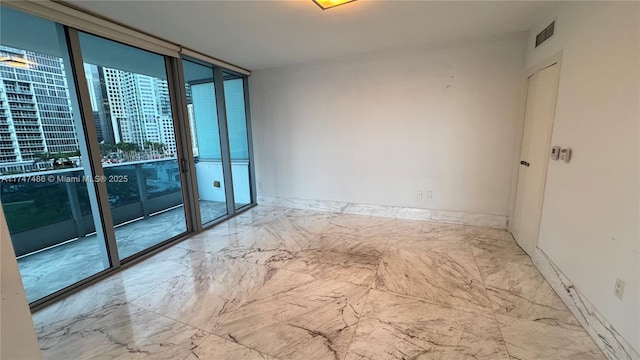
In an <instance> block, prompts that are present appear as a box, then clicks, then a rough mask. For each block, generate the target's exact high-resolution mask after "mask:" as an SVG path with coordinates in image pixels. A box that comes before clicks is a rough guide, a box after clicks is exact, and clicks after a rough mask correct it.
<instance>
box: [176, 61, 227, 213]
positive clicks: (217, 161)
mask: <svg viewBox="0 0 640 360" xmlns="http://www.w3.org/2000/svg"><path fill="white" fill-rule="evenodd" d="M182 66H183V72H184V80H185V91H186V101H187V114H188V118H189V130H190V133H191V147H192V153H193V164H194V169H195V174H196V179H197V190H198V191H197V193H198V206H199V208H200V220H201V223H202V224H206V223H209V222H211V221H213V220H215V219H217V218H219V217H221V216H224V215H226V214H227V199H226V194H225V181H224V168H223V166H222V151H221V147H220V138H221V137H220V128H219V125H218V108H217V106H216V88H215V83H214V80H213V68H211V67H210V66H205V65H202V64H199V63H196V62H193V61H188V60H183V61H182ZM223 136H224V135H223Z"/></svg>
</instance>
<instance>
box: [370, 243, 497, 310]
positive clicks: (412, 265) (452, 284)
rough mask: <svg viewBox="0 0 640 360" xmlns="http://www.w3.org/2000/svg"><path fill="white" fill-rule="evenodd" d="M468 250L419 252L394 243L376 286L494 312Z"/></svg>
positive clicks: (426, 299) (448, 304)
mask: <svg viewBox="0 0 640 360" xmlns="http://www.w3.org/2000/svg"><path fill="white" fill-rule="evenodd" d="M467 251H468V253H467V254H460V253H449V254H448V253H445V252H435V251H424V252H417V251H415V250H413V249H410V250H405V249H400V248H396V247H393V246H392V247H390V248H389V249H388V250H387V252H386V253H385V254H384V255H383V257H382V263H381V265H380V267H379V268H378V272H377V274H376V279H375V281H374V284H373V287H374V288H375V289H377V290H382V291H390V292H393V293H398V294H403V295H410V296H415V297H418V298H421V299H424V300H425V301H428V302H430V303H433V304H438V305H442V306H448V307H452V308H457V309H460V310H463V311H470V312H475V313H484V314H491V313H492V311H491V303H490V302H489V299H488V298H487V295H486V293H485V289H484V286H483V283H482V279H481V277H480V273H479V272H478V269H477V267H476V264H475V260H474V258H473V256H472V255H471V251H470V250H468V249H467Z"/></svg>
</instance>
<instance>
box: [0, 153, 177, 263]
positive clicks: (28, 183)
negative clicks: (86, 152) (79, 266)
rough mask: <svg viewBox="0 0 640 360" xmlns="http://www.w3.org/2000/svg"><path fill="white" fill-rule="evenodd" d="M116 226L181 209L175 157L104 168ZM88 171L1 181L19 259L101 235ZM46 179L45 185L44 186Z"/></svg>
mask: <svg viewBox="0 0 640 360" xmlns="http://www.w3.org/2000/svg"><path fill="white" fill-rule="evenodd" d="M103 166H104V172H105V176H106V180H107V193H108V194H109V205H110V207H111V214H112V218H113V222H114V225H119V224H122V223H125V222H128V221H131V220H135V219H139V218H146V217H149V216H150V215H152V214H154V213H157V212H161V211H164V210H167V209H170V208H173V207H175V206H177V205H180V204H182V193H181V188H180V172H179V169H178V163H177V160H176V159H175V158H164V159H157V160H141V161H134V162H128V163H122V164H103ZM84 175H85V173H84V170H83V168H69V169H63V170H47V171H39V172H32V173H25V174H17V175H4V176H0V196H1V199H2V205H3V208H4V212H5V216H6V218H7V224H8V226H9V231H10V233H11V239H12V241H13V244H14V248H15V251H16V255H17V256H21V255H25V254H29V253H31V252H34V251H38V250H41V249H44V248H47V247H50V246H54V245H56V244H60V243H63V242H65V241H69V240H72V239H76V238H82V237H84V236H87V235H88V234H91V233H93V232H95V231H96V229H95V226H94V222H93V217H92V207H91V204H90V202H89V196H88V187H87V186H92V184H90V183H87V182H86V179H84V178H83V176H84ZM40 180H44V181H40Z"/></svg>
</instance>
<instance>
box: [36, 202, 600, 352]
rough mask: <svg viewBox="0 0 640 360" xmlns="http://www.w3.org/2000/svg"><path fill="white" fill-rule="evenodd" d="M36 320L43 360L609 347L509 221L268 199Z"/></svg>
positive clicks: (53, 307) (38, 315)
mask: <svg viewBox="0 0 640 360" xmlns="http://www.w3.org/2000/svg"><path fill="white" fill-rule="evenodd" d="M337 205H339V204H337ZM34 320H35V323H36V326H37V330H38V334H39V337H40V342H41V345H42V347H43V350H44V354H45V357H46V358H48V359H49V358H50V359H74V360H75V359H96V358H97V359H137V358H142V359H179V360H181V359H185V360H196V359H215V360H223V359H232V360H238V359H267V360H273V359H278V360H284V359H305V360H307V359H311V360H312V359H340V360H344V359H349V360H354V359H429V360H434V359H436V360H444V359H454V360H455V359H461V360H462V359H486V360H493V359H508V358H509V356H510V357H511V359H520V360H534V359H535V360H538V359H540V360H545V359H554V360H555V359H570V360H577V359H580V360H582V359H586V360H590V359H603V358H604V357H603V355H602V353H601V352H600V351H599V349H598V348H597V347H596V345H595V344H594V342H593V341H592V340H591V338H590V337H589V336H588V335H587V333H586V332H585V331H584V330H583V329H582V328H581V327H580V325H579V323H578V322H577V320H576V319H575V318H574V317H573V315H572V314H571V313H570V312H569V311H568V310H567V308H566V307H565V306H564V303H562V302H561V300H560V298H559V297H558V296H557V295H556V294H555V292H554V291H553V290H552V288H551V286H550V285H549V284H548V283H547V282H546V281H545V279H544V278H543V277H542V276H541V275H540V273H539V272H538V270H537V268H536V267H535V266H534V265H533V263H532V262H531V260H530V259H529V257H528V256H527V255H526V254H525V253H524V252H523V251H522V250H521V249H520V248H519V247H518V246H517V245H516V244H515V242H514V241H513V238H512V237H511V235H510V234H509V233H507V232H505V231H501V230H496V229H486V228H479V227H473V226H464V225H455V224H453V225H451V224H436V223H430V222H423V221H407V220H398V219H390V218H379V217H373V216H361V215H348V214H332V213H328V212H314V211H310V210H297V209H287V208H278V207H262V206H260V207H257V208H254V209H251V210H249V211H248V212H246V213H244V214H242V215H240V216H238V217H236V218H234V219H232V220H231V221H229V222H225V223H222V224H219V225H217V226H215V227H214V228H212V229H210V230H207V231H204V232H202V233H200V234H197V235H195V236H193V237H192V238H191V239H188V240H186V241H183V242H181V243H179V244H177V245H176V246H173V247H171V248H169V249H165V250H164V251H162V252H161V253H158V254H156V255H155V256H153V257H150V258H149V259H146V260H144V261H142V262H140V263H138V264H135V265H133V266H132V267H130V268H128V269H125V270H124V271H121V272H118V273H116V274H114V275H112V276H110V277H108V278H106V279H104V280H102V281H100V282H98V283H96V284H94V285H92V286H90V287H88V288H87V289H84V290H83V291H80V292H78V293H76V294H74V295H71V296H69V297H66V298H64V299H62V300H61V301H59V302H57V303H55V304H52V305H51V306H48V307H47V308H45V309H43V310H41V311H38V312H36V313H35V314H34Z"/></svg>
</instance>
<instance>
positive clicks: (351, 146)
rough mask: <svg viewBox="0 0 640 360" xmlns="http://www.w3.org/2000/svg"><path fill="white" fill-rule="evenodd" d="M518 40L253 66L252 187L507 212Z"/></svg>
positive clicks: (517, 113)
mask: <svg viewBox="0 0 640 360" xmlns="http://www.w3.org/2000/svg"><path fill="white" fill-rule="evenodd" d="M525 40H526V39H525V36H524V35H523V34H512V35H508V36H504V37H500V38H494V39H487V40H484V41H475V42H473V43H465V44H458V45H452V46H449V47H442V48H437V49H433V48H413V49H405V50H401V51H394V52H383V53H376V54H368V55H364V56H358V57H349V58H342V59H337V60H332V61H324V62H315V63H307V64H301V65H293V66H286V67H281V68H274V69H267V70H259V71H255V72H254V73H253V75H252V76H251V77H250V85H251V88H250V90H251V106H252V122H253V127H254V142H255V145H256V150H255V154H256V166H257V171H256V172H257V182H258V194H259V195H260V196H275V197H285V198H301V199H314V200H332V201H344V202H354V203H363V204H377V205H391V206H407V207H416V208H427V209H437V210H455V211H465V212H471V213H479V214H493V215H507V212H508V205H509V202H510V199H509V189H510V184H511V175H512V172H513V167H512V162H513V161H515V157H514V156H515V155H514V152H513V149H514V145H515V141H516V139H517V129H518V123H519V121H521V117H522V115H521V113H522V108H521V101H522V91H523V80H524V79H523V70H524V54H525V49H524V46H525ZM419 190H421V191H423V193H424V195H425V196H424V197H423V200H419V199H418V198H417V196H416V193H417V191H419ZM427 191H432V192H433V200H430V201H429V200H427V199H426V192H427Z"/></svg>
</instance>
